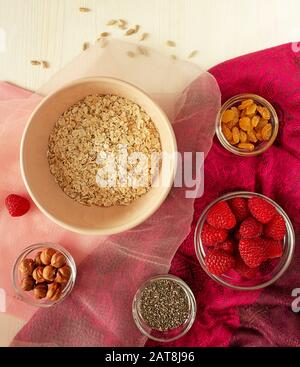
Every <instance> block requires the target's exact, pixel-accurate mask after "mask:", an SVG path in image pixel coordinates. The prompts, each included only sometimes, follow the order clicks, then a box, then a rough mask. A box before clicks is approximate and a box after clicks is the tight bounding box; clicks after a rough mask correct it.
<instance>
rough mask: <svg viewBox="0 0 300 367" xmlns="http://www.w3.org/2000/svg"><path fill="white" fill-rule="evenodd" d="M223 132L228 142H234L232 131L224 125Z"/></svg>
mask: <svg viewBox="0 0 300 367" xmlns="http://www.w3.org/2000/svg"><path fill="white" fill-rule="evenodd" d="M222 131H223V134H224V136H225V138H226V139H227V140H228V141H230V140H232V132H231V131H230V129H229V128H228V127H227V126H226V125H224V124H223V126H222Z"/></svg>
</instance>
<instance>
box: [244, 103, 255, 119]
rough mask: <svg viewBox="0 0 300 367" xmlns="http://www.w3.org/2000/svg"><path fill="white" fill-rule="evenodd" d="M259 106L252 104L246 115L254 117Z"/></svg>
mask: <svg viewBox="0 0 300 367" xmlns="http://www.w3.org/2000/svg"><path fill="white" fill-rule="evenodd" d="M256 108H257V105H256V104H255V103H252V104H251V105H250V106H249V107H247V108H246V115H248V116H249V115H253V114H255V112H256Z"/></svg>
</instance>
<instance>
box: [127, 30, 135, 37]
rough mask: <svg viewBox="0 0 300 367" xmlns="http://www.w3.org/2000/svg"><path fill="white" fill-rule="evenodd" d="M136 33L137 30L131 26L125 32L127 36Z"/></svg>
mask: <svg viewBox="0 0 300 367" xmlns="http://www.w3.org/2000/svg"><path fill="white" fill-rule="evenodd" d="M134 33H135V30H134V29H133V28H130V29H128V30H127V31H126V32H125V36H131V35H132V34H134Z"/></svg>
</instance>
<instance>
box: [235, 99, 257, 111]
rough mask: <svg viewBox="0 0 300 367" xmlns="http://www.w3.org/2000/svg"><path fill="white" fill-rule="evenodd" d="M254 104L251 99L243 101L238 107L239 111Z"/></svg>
mask: <svg viewBox="0 0 300 367" xmlns="http://www.w3.org/2000/svg"><path fill="white" fill-rule="evenodd" d="M253 103H254V101H253V99H245V100H244V101H243V102H242V103H241V104H240V105H239V106H238V109H239V110H244V109H245V108H247V107H249V106H251V105H252V104H253Z"/></svg>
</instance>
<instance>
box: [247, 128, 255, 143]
mask: <svg viewBox="0 0 300 367" xmlns="http://www.w3.org/2000/svg"><path fill="white" fill-rule="evenodd" d="M247 135H248V140H249V141H250V142H251V143H256V142H257V138H256V136H255V134H254V132H253V130H249V131H248V132H247Z"/></svg>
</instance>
